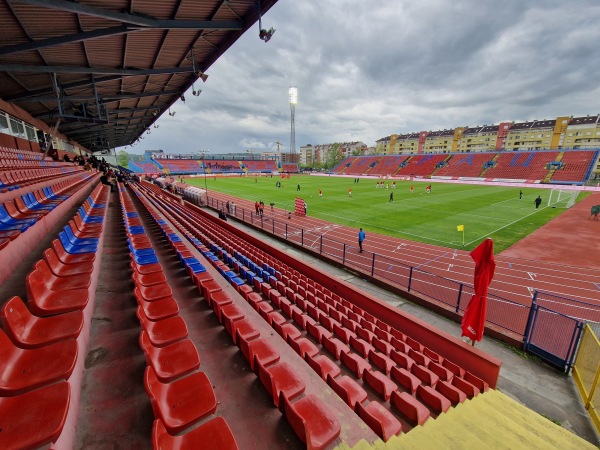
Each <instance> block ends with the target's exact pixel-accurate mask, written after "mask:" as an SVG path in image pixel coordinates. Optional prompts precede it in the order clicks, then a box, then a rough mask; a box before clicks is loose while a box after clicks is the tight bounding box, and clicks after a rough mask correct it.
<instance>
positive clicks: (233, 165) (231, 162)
mask: <svg viewBox="0 0 600 450" xmlns="http://www.w3.org/2000/svg"><path fill="white" fill-rule="evenodd" d="M245 162H246V161H244V163H245ZM203 163H204V166H205V167H206V171H207V172H208V173H227V172H229V173H241V172H243V169H242V166H241V164H240V162H239V161H237V160H235V159H207V160H205V161H203Z"/></svg>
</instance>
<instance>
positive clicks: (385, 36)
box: [126, 0, 600, 154]
mask: <svg viewBox="0 0 600 450" xmlns="http://www.w3.org/2000/svg"><path fill="white" fill-rule="evenodd" d="M598 23H600V2H598V1H597V0H578V1H577V2H565V1H558V0H556V1H555V0H536V1H535V2H533V1H522V0H500V1H494V2H491V1H487V2H486V1H481V0H453V1H449V0H420V1H414V0H412V1H406V0H393V1H392V0H389V1H383V0H371V1H366V0H319V1H299V0H279V1H278V2H277V4H276V5H275V6H274V7H273V8H271V10H270V11H268V12H267V13H266V15H265V16H264V17H263V28H271V27H273V28H275V29H276V32H275V34H274V35H273V38H272V39H271V40H270V41H269V42H268V43H265V42H263V41H262V40H260V39H259V37H258V23H257V24H256V25H255V26H254V27H252V28H251V29H250V30H248V31H247V32H246V33H245V34H244V35H243V36H242V37H241V38H240V39H239V40H238V41H237V42H236V43H235V44H234V45H233V46H232V47H231V48H230V49H229V50H228V51H227V52H226V53H225V54H224V55H223V56H222V57H221V58H220V59H219V60H218V61H217V62H216V63H215V64H213V65H212V66H211V67H210V68H209V69H208V70H207V71H206V73H207V74H208V75H209V78H208V80H207V81H206V83H202V82H199V83H196V88H197V89H198V88H200V89H202V93H201V94H200V95H199V96H197V97H196V96H193V95H192V93H191V90H190V91H188V92H187V93H186V95H185V99H186V102H185V103H182V102H180V101H178V102H177V103H176V104H175V105H174V107H173V108H172V111H175V112H176V114H175V115H174V116H169V115H168V114H164V115H163V116H162V117H161V118H160V119H159V121H158V122H157V124H158V125H159V128H152V129H151V133H150V134H149V135H144V139H143V140H141V141H140V142H139V143H138V144H136V145H135V146H133V147H127V148H126V151H128V152H130V153H142V152H143V151H144V150H146V149H163V150H164V151H165V152H168V153H192V152H198V151H209V152H210V153H212V154H216V153H233V152H236V153H237V152H246V151H249V150H251V151H252V152H253V153H258V152H261V151H274V150H276V149H277V146H276V144H275V142H277V141H280V142H281V144H282V146H281V151H282V152H288V151H289V147H290V104H289V97H288V91H289V87H290V86H296V87H297V88H298V104H297V105H296V108H295V123H296V127H295V128H296V151H298V149H299V147H300V146H303V145H306V144H312V145H316V144H325V143H333V142H350V141H363V142H364V143H365V144H367V145H368V146H374V145H375V141H376V140H377V139H380V138H383V137H385V136H389V135H390V134H393V133H399V134H400V133H410V132H418V131H429V130H431V131H435V130H441V129H447V128H455V127H458V126H476V125H491V124H497V123H499V122H501V121H506V120H509V121H512V120H514V121H525V120H536V119H537V120H542V119H553V118H556V117H557V116H562V115H567V116H570V115H573V116H575V117H577V116H586V115H588V114H590V115H595V114H599V113H600V83H599V82H598V79H599V76H600V46H599V45H598V44H599V43H600V27H599V26H598Z"/></svg>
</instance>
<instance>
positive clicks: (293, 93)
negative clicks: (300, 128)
mask: <svg viewBox="0 0 600 450" xmlns="http://www.w3.org/2000/svg"><path fill="white" fill-rule="evenodd" d="M289 94H290V119H291V120H290V154H294V153H296V103H298V88H297V87H296V86H292V87H290V89H289Z"/></svg>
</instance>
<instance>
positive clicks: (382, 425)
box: [355, 401, 402, 442]
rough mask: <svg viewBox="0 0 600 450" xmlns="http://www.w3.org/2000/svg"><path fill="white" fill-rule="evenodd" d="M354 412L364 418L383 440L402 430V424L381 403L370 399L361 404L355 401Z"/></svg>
mask: <svg viewBox="0 0 600 450" xmlns="http://www.w3.org/2000/svg"><path fill="white" fill-rule="evenodd" d="M355 411H356V414H358V416H359V417H360V418H361V419H362V420H364V422H365V423H366V424H367V425H368V426H369V428H371V429H372V430H373V431H374V432H375V433H376V434H377V435H378V436H379V437H380V438H381V439H383V441H384V442H387V441H388V440H389V439H390V438H391V437H392V436H395V435H398V434H400V433H401V432H402V424H401V423H400V421H399V420H398V419H396V417H394V415H393V414H392V413H391V412H389V411H388V410H387V409H385V408H384V407H383V406H381V404H379V403H377V402H375V401H372V402H369V403H368V404H367V406H363V405H362V404H361V403H358V402H357V403H356V407H355Z"/></svg>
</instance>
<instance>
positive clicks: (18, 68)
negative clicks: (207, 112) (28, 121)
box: [0, 64, 198, 77]
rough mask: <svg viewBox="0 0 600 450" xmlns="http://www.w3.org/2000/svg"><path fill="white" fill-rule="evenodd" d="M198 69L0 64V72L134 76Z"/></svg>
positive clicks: (190, 67)
mask: <svg viewBox="0 0 600 450" xmlns="http://www.w3.org/2000/svg"><path fill="white" fill-rule="evenodd" d="M197 71H198V69H197V68H195V67H192V66H187V67H164V68H162V69H113V68H110V67H75V66H28V65H24V64H0V72H24V73H29V72H33V73H87V74H96V73H99V74H102V75H120V76H122V77H128V76H131V77H135V76H145V75H165V74H167V75H168V74H174V73H194V72H197Z"/></svg>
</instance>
